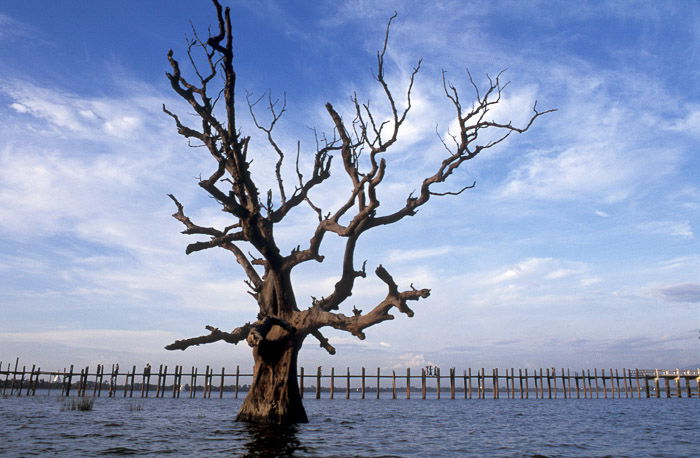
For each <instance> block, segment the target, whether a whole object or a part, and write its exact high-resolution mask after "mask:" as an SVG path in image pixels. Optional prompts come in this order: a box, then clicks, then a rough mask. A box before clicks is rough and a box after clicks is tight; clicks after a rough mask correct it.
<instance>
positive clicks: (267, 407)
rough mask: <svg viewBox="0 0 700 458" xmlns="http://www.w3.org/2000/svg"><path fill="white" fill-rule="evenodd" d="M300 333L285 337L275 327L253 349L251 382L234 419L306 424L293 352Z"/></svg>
mask: <svg viewBox="0 0 700 458" xmlns="http://www.w3.org/2000/svg"><path fill="white" fill-rule="evenodd" d="M303 340H304V338H303V336H289V334H287V333H286V332H285V331H283V330H282V329H281V328H279V327H277V326H275V327H274V328H273V329H272V330H271V331H270V333H269V334H268V336H267V338H266V339H265V340H263V341H261V342H260V343H259V344H258V345H257V346H256V347H254V349H253V358H254V360H255V369H254V371H253V382H252V384H251V387H250V389H249V390H248V395H247V396H246V397H245V400H244V401H243V405H242V406H241V410H240V411H239V412H238V417H237V418H236V421H248V422H254V423H267V424H286V423H307V422H308V421H309V420H308V418H307V416H306V411H305V410H304V405H303V404H302V402H301V395H300V393H299V384H298V381H297V354H298V353H299V349H300V348H301V344H302V342H303Z"/></svg>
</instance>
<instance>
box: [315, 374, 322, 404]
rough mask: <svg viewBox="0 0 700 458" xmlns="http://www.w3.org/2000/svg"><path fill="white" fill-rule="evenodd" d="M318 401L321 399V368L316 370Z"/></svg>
mask: <svg viewBox="0 0 700 458" xmlns="http://www.w3.org/2000/svg"><path fill="white" fill-rule="evenodd" d="M316 399H321V366H318V367H317V368H316Z"/></svg>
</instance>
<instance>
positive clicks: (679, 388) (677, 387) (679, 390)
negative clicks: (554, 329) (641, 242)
mask: <svg viewBox="0 0 700 458" xmlns="http://www.w3.org/2000/svg"><path fill="white" fill-rule="evenodd" d="M32 370H34V369H32ZM676 391H677V394H678V397H679V398H682V397H683V396H682V395H681V376H680V374H679V373H678V370H677V369H676Z"/></svg>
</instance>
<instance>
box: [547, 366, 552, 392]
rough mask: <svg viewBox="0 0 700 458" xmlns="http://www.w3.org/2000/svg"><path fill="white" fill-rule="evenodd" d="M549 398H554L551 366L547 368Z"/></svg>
mask: <svg viewBox="0 0 700 458" xmlns="http://www.w3.org/2000/svg"><path fill="white" fill-rule="evenodd" d="M547 398H549V399H552V379H551V378H550V375H549V368H547Z"/></svg>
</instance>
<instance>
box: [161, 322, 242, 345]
mask: <svg viewBox="0 0 700 458" xmlns="http://www.w3.org/2000/svg"><path fill="white" fill-rule="evenodd" d="M252 326H253V325H252V324H250V323H246V324H244V325H243V326H241V327H239V328H236V329H234V330H233V331H231V332H225V331H221V330H219V328H215V327H213V326H206V329H207V330H208V331H209V334H207V335H203V336H199V337H192V338H190V339H183V340H176V341H175V342H173V343H171V344H170V345H168V346H166V347H165V349H166V350H185V349H186V348H188V347H191V346H195V345H201V344H206V343H212V342H218V341H220V340H223V341H224V342H228V343H231V344H237V343H238V342H240V341H241V340H243V339H245V338H246V337H248V334H249V333H250V330H251V329H252Z"/></svg>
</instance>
